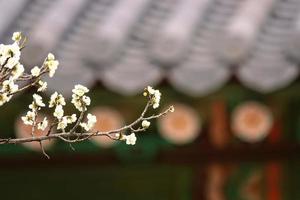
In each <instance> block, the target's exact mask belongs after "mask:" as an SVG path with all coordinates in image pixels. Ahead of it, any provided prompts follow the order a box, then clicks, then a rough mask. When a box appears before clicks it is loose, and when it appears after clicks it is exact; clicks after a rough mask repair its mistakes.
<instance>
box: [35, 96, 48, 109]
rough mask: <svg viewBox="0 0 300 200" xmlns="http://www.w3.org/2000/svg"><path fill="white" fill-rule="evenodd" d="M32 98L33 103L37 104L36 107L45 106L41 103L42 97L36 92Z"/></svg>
mask: <svg viewBox="0 0 300 200" xmlns="http://www.w3.org/2000/svg"><path fill="white" fill-rule="evenodd" d="M32 96H33V100H34V103H35V104H36V105H37V106H38V107H45V106H46V105H45V104H44V103H43V98H42V97H41V96H40V95H38V94H33V95H32Z"/></svg>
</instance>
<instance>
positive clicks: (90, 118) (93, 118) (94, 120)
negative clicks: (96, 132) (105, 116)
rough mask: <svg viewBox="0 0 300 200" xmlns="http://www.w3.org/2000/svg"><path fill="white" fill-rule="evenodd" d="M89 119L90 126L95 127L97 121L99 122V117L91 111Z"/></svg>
mask: <svg viewBox="0 0 300 200" xmlns="http://www.w3.org/2000/svg"><path fill="white" fill-rule="evenodd" d="M87 119H88V125H89V126H90V127H93V126H94V125H95V123H96V122H97V117H96V116H95V115H92V114H90V113H89V114H88V115H87Z"/></svg>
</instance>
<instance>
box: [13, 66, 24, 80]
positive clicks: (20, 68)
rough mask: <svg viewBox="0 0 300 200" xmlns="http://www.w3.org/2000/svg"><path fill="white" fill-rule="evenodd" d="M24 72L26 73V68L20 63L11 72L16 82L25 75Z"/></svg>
mask: <svg viewBox="0 0 300 200" xmlns="http://www.w3.org/2000/svg"><path fill="white" fill-rule="evenodd" d="M23 72H24V66H23V65H21V64H20V63H18V64H16V65H15V66H14V67H13V68H12V70H11V74H12V78H13V79H14V80H15V79H17V78H19V77H20V76H21V75H22V74H23Z"/></svg>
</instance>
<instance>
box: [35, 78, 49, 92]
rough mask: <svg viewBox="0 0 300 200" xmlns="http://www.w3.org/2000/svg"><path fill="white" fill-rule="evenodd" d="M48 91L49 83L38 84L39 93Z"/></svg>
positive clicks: (40, 82)
mask: <svg viewBox="0 0 300 200" xmlns="http://www.w3.org/2000/svg"><path fill="white" fill-rule="evenodd" d="M46 89H47V82H43V81H41V80H40V81H39V82H38V90H37V91H38V92H44V91H45V90H46Z"/></svg>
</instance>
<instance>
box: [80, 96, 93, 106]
mask: <svg viewBox="0 0 300 200" xmlns="http://www.w3.org/2000/svg"><path fill="white" fill-rule="evenodd" d="M82 102H83V103H84V105H86V106H89V105H90V104H91V98H90V97H88V96H85V95H84V96H83V97H82Z"/></svg>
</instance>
